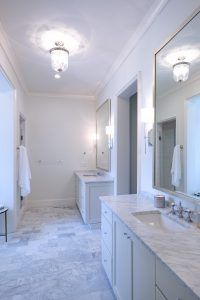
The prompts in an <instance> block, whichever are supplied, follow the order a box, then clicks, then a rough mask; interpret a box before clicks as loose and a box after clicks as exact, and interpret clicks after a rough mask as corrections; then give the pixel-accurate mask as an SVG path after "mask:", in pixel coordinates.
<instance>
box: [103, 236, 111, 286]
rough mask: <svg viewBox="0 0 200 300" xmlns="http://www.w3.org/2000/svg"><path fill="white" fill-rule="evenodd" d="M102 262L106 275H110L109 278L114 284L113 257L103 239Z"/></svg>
mask: <svg viewBox="0 0 200 300" xmlns="http://www.w3.org/2000/svg"><path fill="white" fill-rule="evenodd" d="M102 264H103V267H104V270H105V272H106V275H107V276H108V279H109V281H110V283H111V285H112V257H111V254H110V252H109V251H108V249H107V247H106V245H105V243H104V241H103V240H102Z"/></svg>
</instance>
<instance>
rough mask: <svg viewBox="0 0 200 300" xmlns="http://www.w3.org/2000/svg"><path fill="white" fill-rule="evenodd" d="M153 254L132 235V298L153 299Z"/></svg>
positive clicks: (140, 299)
mask: <svg viewBox="0 0 200 300" xmlns="http://www.w3.org/2000/svg"><path fill="white" fill-rule="evenodd" d="M155 297H156V295H155V255H154V254H153V253H152V252H151V251H150V250H149V249H148V248H147V247H146V246H145V245H144V244H143V243H142V242H141V241H140V240H139V239H138V238H136V237H135V236H133V298H134V299H136V300H137V299H138V300H147V299H148V300H155Z"/></svg>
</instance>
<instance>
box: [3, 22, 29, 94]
mask: <svg viewBox="0 0 200 300" xmlns="http://www.w3.org/2000/svg"><path fill="white" fill-rule="evenodd" d="M0 47H1V49H2V50H3V53H4V55H5V56H6V59H7V61H8V63H9V65H10V67H11V69H12V71H13V73H14V75H15V77H16V79H17V81H18V83H19V85H20V86H21V87H22V89H23V90H24V92H26V93H27V91H28V89H27V86H26V84H25V81H24V79H23V76H22V75H21V71H20V68H19V65H18V62H17V60H16V56H15V53H14V51H13V48H12V46H11V44H10V41H9V39H8V37H7V34H6V31H5V30H4V28H3V26H2V24H1V23H0ZM2 69H3V70H4V66H2ZM4 72H5V74H6V76H7V77H8V78H9V80H10V81H11V82H12V80H11V79H10V76H9V74H7V71H6V70H4ZM12 84H13V85H14V86H15V84H14V83H13V82H12Z"/></svg>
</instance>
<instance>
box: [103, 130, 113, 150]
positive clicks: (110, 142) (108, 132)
mask: <svg viewBox="0 0 200 300" xmlns="http://www.w3.org/2000/svg"><path fill="white" fill-rule="evenodd" d="M105 129H106V135H107V136H108V147H109V149H112V148H113V127H112V126H111V125H107V126H106V128H105Z"/></svg>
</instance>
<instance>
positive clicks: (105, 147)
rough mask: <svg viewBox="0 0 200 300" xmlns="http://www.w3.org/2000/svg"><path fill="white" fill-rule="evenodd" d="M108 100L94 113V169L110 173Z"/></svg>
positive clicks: (109, 105)
mask: <svg viewBox="0 0 200 300" xmlns="http://www.w3.org/2000/svg"><path fill="white" fill-rule="evenodd" d="M110 108H111V104H110V99H107V100H106V101H105V102H104V103H103V104H102V105H101V106H100V107H99V108H98V109H97V112H96V140H97V143H96V167H97V168H98V169H101V170H104V171H107V172H109V171H110V148H111V132H110V131H111V130H110V128H111V125H110Z"/></svg>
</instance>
